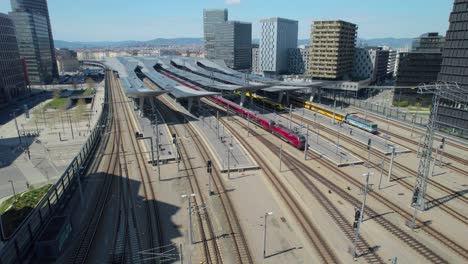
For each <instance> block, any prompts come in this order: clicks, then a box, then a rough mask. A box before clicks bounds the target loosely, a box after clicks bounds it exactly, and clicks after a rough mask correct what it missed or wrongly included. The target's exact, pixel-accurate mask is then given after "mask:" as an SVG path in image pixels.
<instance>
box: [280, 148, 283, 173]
mask: <svg viewBox="0 0 468 264" xmlns="http://www.w3.org/2000/svg"><path fill="white" fill-rule="evenodd" d="M282 157H283V144H281V145H280V153H279V163H280V164H279V170H280V172H281V163H282Z"/></svg>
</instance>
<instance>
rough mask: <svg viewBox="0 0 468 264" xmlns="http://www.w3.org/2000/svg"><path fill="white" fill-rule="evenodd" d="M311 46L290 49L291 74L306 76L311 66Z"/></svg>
mask: <svg viewBox="0 0 468 264" xmlns="http://www.w3.org/2000/svg"><path fill="white" fill-rule="evenodd" d="M309 52H310V46H303V47H298V48H293V49H289V67H288V68H289V70H288V71H289V73H290V74H305V73H306V71H307V65H308V64H309Z"/></svg>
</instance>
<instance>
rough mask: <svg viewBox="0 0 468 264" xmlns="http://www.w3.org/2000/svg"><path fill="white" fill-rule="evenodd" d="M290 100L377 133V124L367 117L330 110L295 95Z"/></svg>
mask: <svg viewBox="0 0 468 264" xmlns="http://www.w3.org/2000/svg"><path fill="white" fill-rule="evenodd" d="M290 100H291V101H293V102H294V103H296V104H297V105H299V106H302V107H304V108H306V109H309V110H311V111H314V112H317V113H319V114H322V115H324V116H328V117H331V118H334V119H336V120H337V121H339V122H346V123H348V124H350V125H352V126H355V127H358V128H360V129H362V130H365V131H367V132H370V133H372V134H377V133H378V127H377V124H375V123H374V122H372V121H370V120H368V119H364V118H362V117H359V116H358V115H356V114H355V113H348V114H347V113H343V112H340V111H332V110H329V109H326V108H324V107H321V106H318V105H316V104H314V103H312V102H309V101H306V100H304V99H301V98H297V97H291V98H290Z"/></svg>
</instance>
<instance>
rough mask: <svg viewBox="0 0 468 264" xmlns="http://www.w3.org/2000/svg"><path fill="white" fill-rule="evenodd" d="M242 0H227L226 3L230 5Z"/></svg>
mask: <svg viewBox="0 0 468 264" xmlns="http://www.w3.org/2000/svg"><path fill="white" fill-rule="evenodd" d="M240 1H241V0H226V4H228V5H237V4H240Z"/></svg>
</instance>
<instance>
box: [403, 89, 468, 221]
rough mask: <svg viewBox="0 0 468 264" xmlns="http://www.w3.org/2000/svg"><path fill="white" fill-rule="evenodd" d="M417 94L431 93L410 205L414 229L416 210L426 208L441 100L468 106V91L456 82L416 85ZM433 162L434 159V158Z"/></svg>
mask: <svg viewBox="0 0 468 264" xmlns="http://www.w3.org/2000/svg"><path fill="white" fill-rule="evenodd" d="M418 93H419V94H431V93H432V94H433V97H432V110H431V113H430V115H429V121H428V124H427V128H426V134H425V135H424V136H423V137H424V141H423V145H422V152H421V153H422V154H421V159H420V161H419V167H418V175H417V177H416V183H415V185H414V189H413V197H412V199H411V206H412V207H413V208H414V214H413V218H412V219H411V221H410V222H409V223H408V225H409V226H410V227H411V228H412V229H414V228H416V215H417V212H418V211H424V210H425V209H426V201H425V197H426V191H427V180H428V177H429V173H430V168H431V166H430V165H431V159H432V147H433V144H434V134H435V131H436V130H437V128H438V125H439V124H440V123H442V122H439V120H437V119H438V111H439V105H440V103H441V100H444V101H448V102H451V103H455V104H458V105H465V106H468V91H464V90H463V89H461V88H460V87H459V86H458V84H456V83H436V84H431V85H425V84H424V85H420V86H418ZM434 162H435V160H434Z"/></svg>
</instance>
